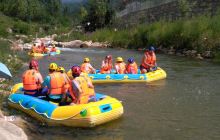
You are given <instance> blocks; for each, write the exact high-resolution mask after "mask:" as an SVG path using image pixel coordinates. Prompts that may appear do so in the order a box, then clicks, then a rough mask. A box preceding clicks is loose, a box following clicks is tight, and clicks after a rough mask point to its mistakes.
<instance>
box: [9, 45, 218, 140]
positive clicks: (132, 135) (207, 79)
mask: <svg viewBox="0 0 220 140" xmlns="http://www.w3.org/2000/svg"><path fill="white" fill-rule="evenodd" d="M108 54H112V55H113V57H114V58H116V57H117V56H122V57H123V58H124V60H127V59H128V57H130V56H133V57H134V58H135V59H136V61H137V62H138V63H139V62H140V60H141V57H142V55H143V52H137V51H131V50H124V49H118V50H116V49H114V50H113V49H66V50H65V51H62V54H61V55H57V56H55V57H52V56H51V57H49V56H48V57H44V58H42V59H39V63H40V71H41V73H42V74H43V76H46V74H47V72H48V65H49V63H51V62H56V63H58V64H59V65H62V66H64V67H65V68H66V69H69V68H70V67H71V66H72V65H73V64H80V63H81V62H82V60H83V58H84V57H89V58H90V60H91V63H92V65H93V66H94V67H95V68H99V67H100V65H101V61H102V59H103V58H104V57H105V56H106V55H108ZM157 58H158V64H159V66H160V67H162V68H163V69H164V70H165V71H166V72H167V79H165V80H160V81H156V82H152V83H149V84H146V83H132V84H103V85H102V84H99V85H96V88H95V89H96V91H97V92H100V93H104V94H107V95H109V96H112V97H115V98H117V99H119V100H121V101H122V103H123V106H124V115H123V117H122V118H120V119H118V120H115V121H112V122H109V123H106V124H104V125H101V126H98V127H95V128H71V127H51V126H46V125H42V124H40V123H39V122H38V121H36V120H34V119H32V118H31V117H29V116H27V115H25V114H24V113H18V111H13V113H15V114H17V115H21V116H22V117H23V118H25V120H26V121H27V122H26V123H25V125H21V126H22V127H23V129H24V130H25V132H26V133H27V135H28V136H29V139H30V140H38V139H39V140H47V139H53V140H73V139H80V140H84V139H86V140H87V139H89V140H98V139H99V140H134V139H140V140H142V139H143V140H219V139H220V86H219V85H220V66H219V65H217V64H213V63H211V62H207V61H197V60H192V59H190V58H184V57H176V56H167V55H161V54H158V55H157ZM21 73H22V71H21V72H20V74H19V76H21ZM15 81H19V79H16V80H15ZM10 111H11V109H10Z"/></svg>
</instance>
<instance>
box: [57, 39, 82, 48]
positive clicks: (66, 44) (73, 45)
mask: <svg viewBox="0 0 220 140" xmlns="http://www.w3.org/2000/svg"><path fill="white" fill-rule="evenodd" d="M60 44H61V45H63V46H64V47H65V48H80V46H81V45H82V44H83V41H81V40H74V41H70V42H61V43H60Z"/></svg>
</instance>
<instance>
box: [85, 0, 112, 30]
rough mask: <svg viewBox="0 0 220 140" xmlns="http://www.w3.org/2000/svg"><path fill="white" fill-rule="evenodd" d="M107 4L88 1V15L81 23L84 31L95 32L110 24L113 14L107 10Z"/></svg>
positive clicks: (103, 1) (99, 1)
mask: <svg viewBox="0 0 220 140" xmlns="http://www.w3.org/2000/svg"><path fill="white" fill-rule="evenodd" d="M109 4H110V3H109V1H107V0H89V1H88V5H87V11H88V15H87V16H86V17H85V18H84V19H83V21H82V24H83V26H84V28H85V30H86V31H95V30H96V29H97V28H103V27H105V26H106V25H108V24H109V23H111V21H112V17H113V16H112V13H114V12H113V10H112V9H111V8H109Z"/></svg>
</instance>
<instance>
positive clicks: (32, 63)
mask: <svg viewBox="0 0 220 140" xmlns="http://www.w3.org/2000/svg"><path fill="white" fill-rule="evenodd" d="M37 67H38V62H37V60H34V59H32V60H31V61H30V63H29V68H30V69H32V68H37Z"/></svg>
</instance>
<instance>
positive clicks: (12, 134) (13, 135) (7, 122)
mask: <svg viewBox="0 0 220 140" xmlns="http://www.w3.org/2000/svg"><path fill="white" fill-rule="evenodd" d="M14 120H15V116H4V115H3V114H2V112H1V110H0V124H1V125H0V139H2V140H27V139H28V138H27V135H26V134H25V133H24V131H23V130H22V129H21V128H19V127H18V126H16V125H15V124H12V123H11V122H13V121H14Z"/></svg>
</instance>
